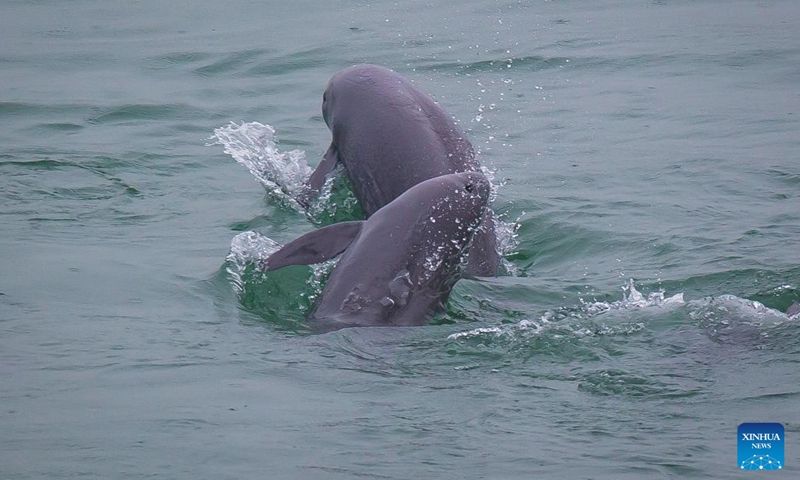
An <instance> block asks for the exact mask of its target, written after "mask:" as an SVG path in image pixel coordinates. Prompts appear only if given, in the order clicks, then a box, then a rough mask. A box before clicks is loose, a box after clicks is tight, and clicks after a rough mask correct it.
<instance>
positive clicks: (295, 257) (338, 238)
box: [264, 221, 364, 271]
mask: <svg viewBox="0 0 800 480" xmlns="http://www.w3.org/2000/svg"><path fill="white" fill-rule="evenodd" d="M363 225H364V222H363V221H355V222H341V223H335V224H333V225H329V226H327V227H323V228H319V229H317V230H314V231H311V232H309V233H306V234H305V235H303V236H301V237H298V238H296V239H294V240H292V241H291V242H289V243H287V244H286V245H284V246H283V247H282V248H281V249H280V250H278V251H277V252H275V253H273V254H272V255H270V257H269V258H268V259H267V261H266V263H265V265H264V271H270V270H276V269H278V268H282V267H286V266H288V265H311V264H312V263H321V262H324V261H326V260H330V259H331V258H333V257H335V256H337V255H339V254H340V253H342V252H344V251H345V250H347V247H349V246H350V244H351V243H353V240H355V239H356V237H357V236H358V234H359V232H360V231H361V227H362V226H363Z"/></svg>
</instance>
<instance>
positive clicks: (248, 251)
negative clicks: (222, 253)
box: [225, 232, 281, 295]
mask: <svg viewBox="0 0 800 480" xmlns="http://www.w3.org/2000/svg"><path fill="white" fill-rule="evenodd" d="M279 248H281V246H280V244H278V242H276V241H274V240H272V239H271V238H269V237H265V236H264V235H262V234H260V233H258V232H242V233H240V234H238V235H236V236H235V237H233V239H232V240H231V250H230V253H228V256H227V257H226V259H225V260H226V263H227V265H226V266H225V270H226V271H227V272H228V276H230V279H231V283H232V285H233V290H234V291H235V292H236V293H237V294H238V295H241V293H242V292H243V291H244V282H245V281H244V273H245V270H246V269H247V267H248V266H250V265H256V267H258V266H260V265H262V264H263V263H264V262H265V261H266V260H267V258H269V256H270V255H272V254H273V253H275V252H276V251H277V250H278V249H279Z"/></svg>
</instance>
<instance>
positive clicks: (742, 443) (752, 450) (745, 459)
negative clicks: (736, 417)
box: [737, 423, 784, 470]
mask: <svg viewBox="0 0 800 480" xmlns="http://www.w3.org/2000/svg"><path fill="white" fill-rule="evenodd" d="M737 435H738V439H739V440H738V443H739V448H738V452H739V455H738V461H739V469H740V470H783V468H784V443H783V440H784V439H783V425H781V424H780V423H743V424H741V425H739V430H738V431H737Z"/></svg>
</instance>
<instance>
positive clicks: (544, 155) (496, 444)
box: [0, 0, 800, 480]
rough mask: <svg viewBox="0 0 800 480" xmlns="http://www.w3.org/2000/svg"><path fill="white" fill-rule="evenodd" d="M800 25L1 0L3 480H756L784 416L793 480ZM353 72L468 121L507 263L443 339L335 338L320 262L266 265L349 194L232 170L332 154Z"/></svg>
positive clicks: (493, 11)
mask: <svg viewBox="0 0 800 480" xmlns="http://www.w3.org/2000/svg"><path fill="white" fill-rule="evenodd" d="M799 24H800V4H799V3H797V2H796V1H793V0H784V1H781V0H763V1H759V2H756V1H735V0H732V1H724V0H700V1H689V0H674V1H673V0H663V1H661V0H658V1H636V0H616V1H614V0H611V1H602V2H590V1H579V0H560V1H559V0H554V1H542V0H537V1H493V0H466V1H462V2H456V4H455V6H454V5H451V4H450V3H446V2H423V1H416V0H412V1H407V2H384V1H359V0H333V1H327V2H322V1H319V0H300V1H296V2H272V1H268V2H255V1H245V0H234V1H231V2H209V1H204V0H199V1H193V2H189V1H185V0H183V1H172V2H157V1H153V0H141V1H127V2H120V1H103V2H101V1H97V0H76V1H71V2H63V1H56V0H43V1H36V2H30V1H21V0H9V1H6V2H4V3H3V5H2V6H0V31H2V42H0V119H1V120H2V126H3V128H2V129H0V145H1V147H0V231H2V234H0V431H1V432H2V435H0V478H3V479H48V478H53V479H55V478H58V479H61V478H82V479H84V478H85V479H108V478H119V479H126V478H146V477H159V478H175V479H203V478H209V479H211V478H213V479H215V480H219V479H245V478H303V479H311V478H325V479H330V478H334V479H336V478H341V479H345V478H347V479H351V478H376V479H412V478H439V479H451V478H452V479H456V478H504V479H516V478H519V479H523V478H524V479H528V478H576V479H578V478H580V479H589V478H591V479H639V478H673V477H680V478H741V477H745V476H747V474H746V472H740V471H739V466H738V465H737V452H736V448H737V446H736V445H737V444H736V442H737V437H736V431H737V426H738V425H739V424H740V423H742V422H778V423H782V424H783V425H784V427H785V430H786V433H785V437H786V452H785V465H784V466H785V470H788V471H789V472H791V471H795V472H797V471H798V470H797V469H798V468H800V450H798V449H797V447H796V445H797V444H798V440H797V439H798V438H800V368H799V367H800V363H799V362H800V324H798V320H797V319H795V318H789V317H787V316H786V315H785V314H784V313H782V312H784V311H785V310H786V308H787V307H788V306H789V305H790V304H791V303H792V302H794V301H797V300H800V266H798V265H799V264H800V262H798V260H800V249H798V238H800V194H799V191H800V156H798V151H800V134H799V133H800V36H798V34H797V32H798V28H800V25H799ZM361 62H369V63H377V64H381V65H385V66H388V67H391V68H393V69H395V70H396V71H398V72H399V73H400V74H402V75H404V76H405V77H407V78H409V79H410V80H412V81H413V82H414V83H415V84H416V85H417V86H418V87H419V88H420V89H422V90H423V91H425V92H427V93H429V94H430V95H431V96H433V97H434V98H435V99H436V100H437V101H438V102H439V103H440V105H442V107H444V108H445V109H446V110H447V111H448V112H449V113H451V114H452V115H453V116H454V117H455V118H456V119H457V120H458V121H459V123H460V124H461V126H462V127H463V128H464V130H465V131H466V133H467V135H468V136H469V138H470V139H471V141H472V143H473V144H474V145H475V147H476V148H477V150H478V151H479V155H480V160H481V162H482V163H483V165H484V166H486V167H487V168H489V169H490V170H491V171H492V172H494V173H493V175H494V180H493V182H494V184H495V185H496V186H497V199H496V200H495V202H494V210H495V211H496V212H497V213H498V214H499V215H501V216H502V218H503V219H504V221H505V222H506V224H507V227H508V232H506V235H505V237H504V238H505V240H506V242H507V245H506V261H507V264H506V272H505V273H504V275H502V276H500V277H497V278H487V279H481V278H475V279H465V280H462V281H460V282H459V283H458V284H457V285H456V288H455V290H454V293H453V295H452V297H451V300H450V303H449V304H448V309H447V313H446V314H445V315H443V316H441V317H440V318H437V319H436V321H435V322H434V323H433V324H431V325H427V326H423V327H415V328H398V329H376V328H373V329H370V328H366V329H344V330H340V331H337V332H333V333H328V334H324V335H314V334H311V333H309V332H308V329H307V328H306V327H307V325H306V324H305V321H304V317H305V314H306V313H307V311H308V308H310V305H311V304H312V303H311V302H312V300H309V297H313V295H314V294H315V292H319V287H320V282H322V281H324V280H323V279H324V276H323V275H321V274H320V272H319V271H318V270H319V269H317V270H315V271H311V270H309V269H307V268H305V267H303V268H299V267H293V268H292V269H288V272H286V273H282V274H280V275H277V276H274V275H273V276H271V277H267V276H264V275H262V274H259V273H258V272H257V271H256V270H255V268H254V259H255V258H257V257H258V256H259V255H261V254H262V253H263V252H262V251H261V250H260V248H262V247H263V246H264V243H263V242H265V241H266V240H265V238H270V239H272V240H274V241H276V242H278V243H285V242H287V241H289V240H291V239H293V238H296V237H297V236H298V235H301V234H303V233H305V232H307V231H310V230H311V229H313V228H316V226H318V225H319V224H325V223H330V222H331V221H334V220H340V219H342V217H344V218H347V216H348V215H351V216H352V215H353V214H352V212H349V213H348V212H347V211H344V212H342V210H341V209H340V211H338V213H337V212H333V213H331V209H333V210H335V209H334V208H333V207H334V206H337V205H338V206H341V205H345V204H347V202H348V200H347V198H339V199H338V200H337V199H331V200H330V201H329V204H328V209H329V210H328V212H327V213H330V214H331V215H329V217H326V218H323V219H322V220H320V219H319V218H317V219H309V218H308V217H307V216H305V215H303V214H301V213H299V212H298V211H297V210H296V209H295V208H293V206H292V205H291V204H290V203H289V202H287V201H285V198H284V199H282V198H281V195H280V194H276V193H274V192H271V190H270V191H267V190H265V188H264V186H263V185H262V183H261V182H259V181H258V178H256V177H258V176H259V175H258V174H259V172H258V171H255V172H254V173H255V174H256V175H255V176H254V174H253V173H251V172H250V171H248V169H247V168H243V167H242V166H240V165H239V164H238V163H237V160H238V161H242V163H247V162H245V161H244V160H247V159H250V160H256V161H258V160H265V159H266V160H269V161H273V162H274V161H278V160H286V159H288V161H287V163H286V164H284V165H283V166H282V167H281V170H280V172H279V173H283V174H292V172H294V173H295V174H302V172H303V171H304V170H303V169H302V168H300V169H299V170H296V171H290V170H287V169H289V167H292V168H295V167H297V166H298V165H300V166H301V167H302V166H303V165H305V162H307V163H308V165H310V166H312V167H313V166H315V165H316V163H317V162H318V161H319V159H320V158H321V156H322V154H323V153H324V151H325V150H326V148H327V145H328V142H329V141H330V134H329V132H328V130H327V128H326V127H325V124H324V122H323V120H322V115H321V111H320V105H321V99H322V92H323V90H324V88H325V85H326V83H327V80H328V79H329V78H330V76H331V75H333V74H334V73H335V72H337V71H338V70H340V69H342V68H345V67H347V66H349V65H352V64H355V63H361ZM231 122H234V123H231ZM272 129H274V135H273V134H272V133H271V132H272ZM248 135H250V136H248ZM271 135H272V136H271ZM276 142H277V143H276ZM226 152H227V153H226ZM298 168H299V167H298ZM256 170H257V169H256ZM343 210H346V209H343ZM312 220H314V221H312ZM512 232H513V233H512ZM790 476H791V474H790Z"/></svg>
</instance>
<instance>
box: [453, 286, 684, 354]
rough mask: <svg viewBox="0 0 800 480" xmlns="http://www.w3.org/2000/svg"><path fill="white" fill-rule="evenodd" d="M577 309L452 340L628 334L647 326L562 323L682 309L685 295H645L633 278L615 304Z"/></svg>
mask: <svg viewBox="0 0 800 480" xmlns="http://www.w3.org/2000/svg"><path fill="white" fill-rule="evenodd" d="M580 302H581V304H580V306H578V307H567V308H560V309H558V310H548V311H546V312H544V313H543V314H542V315H541V316H540V317H539V318H538V319H535V320H532V319H525V320H522V321H520V322H518V323H517V324H515V325H502V326H498V327H482V328H476V329H473V330H470V331H467V332H459V333H454V334H452V335H450V336H449V337H448V338H449V339H451V340H458V339H468V338H474V337H482V336H485V335H492V336H495V337H508V338H511V339H514V338H518V337H519V336H521V335H522V336H531V335H539V334H541V333H542V332H546V331H550V330H555V331H557V332H558V333H557V335H560V334H564V335H572V336H576V337H586V336H595V335H623V334H624V335H629V334H632V333H635V332H638V331H640V330H642V329H644V328H645V325H644V323H642V322H635V323H629V322H626V323H621V324H616V325H593V326H592V328H587V327H585V326H582V325H580V324H574V323H573V324H572V325H570V324H568V323H566V322H563V321H562V320H567V319H571V320H578V321H585V320H589V319H592V318H594V317H596V316H598V315H602V314H604V313H606V312H610V311H615V310H639V309H650V308H658V309H664V308H673V307H677V306H683V305H685V304H686V302H685V301H684V299H683V293H677V294H675V295H672V296H671V297H667V296H666V295H665V294H664V291H663V290H659V291H656V292H651V293H649V294H647V295H646V296H645V295H644V294H642V293H641V292H639V291H638V290H636V287H635V285H634V281H633V279H631V280H630V281H629V282H628V283H627V284H626V285H623V286H622V300H619V301H616V302H598V301H594V302H586V301H584V300H582V299H581V300H580Z"/></svg>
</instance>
